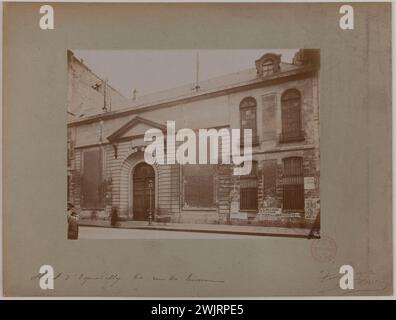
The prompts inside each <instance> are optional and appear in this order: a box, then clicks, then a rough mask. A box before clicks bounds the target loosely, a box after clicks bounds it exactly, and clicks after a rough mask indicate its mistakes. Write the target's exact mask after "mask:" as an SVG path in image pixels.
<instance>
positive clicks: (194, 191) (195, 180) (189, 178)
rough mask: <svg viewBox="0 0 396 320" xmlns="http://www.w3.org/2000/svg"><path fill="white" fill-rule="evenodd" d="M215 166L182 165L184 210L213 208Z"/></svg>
mask: <svg viewBox="0 0 396 320" xmlns="http://www.w3.org/2000/svg"><path fill="white" fill-rule="evenodd" d="M215 173H216V165H210V164H186V165H183V180H184V187H183V188H184V206H185V207H186V208H213V207H215V181H214V179H215Z"/></svg>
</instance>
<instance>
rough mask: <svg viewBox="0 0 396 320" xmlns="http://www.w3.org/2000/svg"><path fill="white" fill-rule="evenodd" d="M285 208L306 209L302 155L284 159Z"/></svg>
mask: <svg viewBox="0 0 396 320" xmlns="http://www.w3.org/2000/svg"><path fill="white" fill-rule="evenodd" d="M282 184H283V210H287V211H304V174H303V161H302V158H301V157H290V158H285V159H283V178H282Z"/></svg>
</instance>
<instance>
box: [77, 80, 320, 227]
mask: <svg viewBox="0 0 396 320" xmlns="http://www.w3.org/2000/svg"><path fill="white" fill-rule="evenodd" d="M290 88H296V89H298V90H299V91H300V92H301V96H302V104H301V106H302V109H301V115H302V128H303V131H304V135H305V140H304V141H299V142H288V143H281V142H280V140H279V136H280V133H281V95H282V93H283V92H284V91H285V90H287V89H290ZM249 96H250V97H254V98H255V99H256V101H257V134H258V136H259V144H258V145H257V146H255V147H254V148H253V154H254V156H253V160H255V161H257V162H258V181H257V182H258V212H249V213H248V214H247V216H248V217H249V219H250V220H251V221H252V223H260V222H261V221H283V222H284V223H288V222H289V221H291V220H293V219H295V218H297V217H302V218H306V219H309V220H310V221H313V220H314V219H315V217H316V215H317V214H318V213H319V211H320V202H319V171H320V170H319V106H318V80H317V77H316V76H314V77H305V78H301V79H298V80H293V81H288V82H283V83H278V84H275V85H271V86H264V87H262V88H256V89H250V90H245V91H243V92H237V93H231V94H228V95H224V96H216V97H212V98H208V99H204V100H199V101H194V102H189V103H183V104H179V105H175V106H171V107H166V108H158V109H155V110H150V111H143V110H142V111H141V112H139V113H138V114H130V115H127V116H123V117H120V118H112V119H108V120H105V121H104V122H103V123H102V124H100V122H99V121H95V122H91V123H88V124H82V125H78V126H73V127H71V128H69V130H70V132H71V136H72V139H74V144H75V145H76V146H77V147H78V148H77V149H76V153H75V160H74V166H75V168H76V175H75V177H74V179H73V185H72V186H73V189H74V193H73V195H74V199H73V200H74V201H75V203H76V204H77V205H78V203H79V196H78V193H79V192H80V186H79V183H78V181H79V173H78V171H79V166H81V160H80V153H81V150H83V149H84V148H85V147H88V146H92V145H98V144H99V143H100V142H101V141H102V142H103V143H104V147H103V148H104V152H105V163H104V167H105V172H106V176H107V178H111V200H110V201H108V206H107V208H106V212H105V213H103V217H106V216H107V215H108V214H109V212H110V207H111V206H117V207H118V208H119V209H120V213H121V215H122V216H123V217H124V218H129V219H131V218H132V212H131V211H132V210H131V203H132V201H131V185H130V184H131V177H130V171H131V169H132V167H133V166H134V165H135V164H136V163H137V161H142V159H143V153H140V154H139V152H138V153H136V152H135V151H133V148H134V147H136V146H140V145H145V144H147V143H145V142H144V141H143V139H142V138H141V137H140V136H141V135H142V133H144V130H145V127H144V126H136V127H133V128H131V129H130V130H129V131H128V132H127V133H126V134H125V135H126V136H136V138H135V139H132V140H130V141H123V142H120V143H118V144H117V158H116V157H115V149H114V147H113V146H112V145H110V144H108V143H107V139H106V137H108V136H109V135H110V134H112V133H114V132H115V131H116V130H118V129H119V128H121V127H122V126H124V125H125V124H126V123H128V122H129V121H130V120H131V119H133V118H134V117H136V116H137V115H138V116H139V117H142V118H144V119H148V120H150V121H154V122H156V123H159V124H162V125H165V124H166V121H167V120H174V121H175V122H176V130H178V129H181V128H191V129H198V128H210V127H223V126H229V127H230V128H239V124H240V119H239V104H240V102H241V101H242V99H243V98H245V97H249ZM91 101H92V102H93V101H95V98H92V99H91ZM79 150H80V151H79ZM291 156H300V157H303V159H304V160H303V164H304V176H306V177H313V178H314V181H315V188H314V189H313V190H305V215H303V216H301V214H300V213H293V212H288V213H285V212H283V211H282V197H283V191H282V172H283V162H282V160H283V159H284V158H286V157H291ZM231 169H232V168H230V167H229V166H225V165H224V166H218V170H217V175H216V194H217V199H216V208H214V210H212V211H210V210H209V211H202V212H197V211H188V210H183V205H182V203H181V201H182V190H183V189H182V183H183V182H182V179H181V170H180V166H179V165H162V166H158V167H156V171H157V172H158V182H157V184H156V185H157V186H158V189H157V190H156V191H157V194H156V207H157V210H158V213H159V214H165V215H172V221H175V222H219V221H220V222H222V223H224V222H226V221H227V217H228V215H229V214H230V210H231V205H232V202H234V203H235V202H237V201H239V178H238V177H235V176H232V172H231ZM266 170H267V175H268V172H271V171H272V170H275V172H274V173H273V174H272V175H269V177H267V179H269V180H271V181H272V184H273V185H272V187H269V188H268V187H265V185H266V183H267V185H268V181H266V180H265V179H266V175H264V172H265V171H266ZM264 190H266V191H265V192H264ZM234 222H237V223H239V222H241V221H238V220H234Z"/></svg>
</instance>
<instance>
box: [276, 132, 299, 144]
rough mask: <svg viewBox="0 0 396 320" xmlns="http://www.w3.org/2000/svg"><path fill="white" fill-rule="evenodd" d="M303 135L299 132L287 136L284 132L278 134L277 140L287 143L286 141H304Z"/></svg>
mask: <svg viewBox="0 0 396 320" xmlns="http://www.w3.org/2000/svg"><path fill="white" fill-rule="evenodd" d="M304 140H305V137H304V132H300V134H298V135H295V136H287V135H284V134H282V133H281V134H280V135H279V142H280V143H287V142H300V141H304Z"/></svg>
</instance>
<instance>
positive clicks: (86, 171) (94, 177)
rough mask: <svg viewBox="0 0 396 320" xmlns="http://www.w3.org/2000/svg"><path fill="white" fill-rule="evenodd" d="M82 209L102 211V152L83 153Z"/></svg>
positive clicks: (90, 151) (88, 151) (97, 150)
mask: <svg viewBox="0 0 396 320" xmlns="http://www.w3.org/2000/svg"><path fill="white" fill-rule="evenodd" d="M82 169H83V172H82V194H81V196H82V207H83V208H84V209H102V208H103V207H104V203H103V200H104V197H103V184H102V150H101V149H99V148H98V149H92V150H85V151H84V152H83V168H82Z"/></svg>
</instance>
